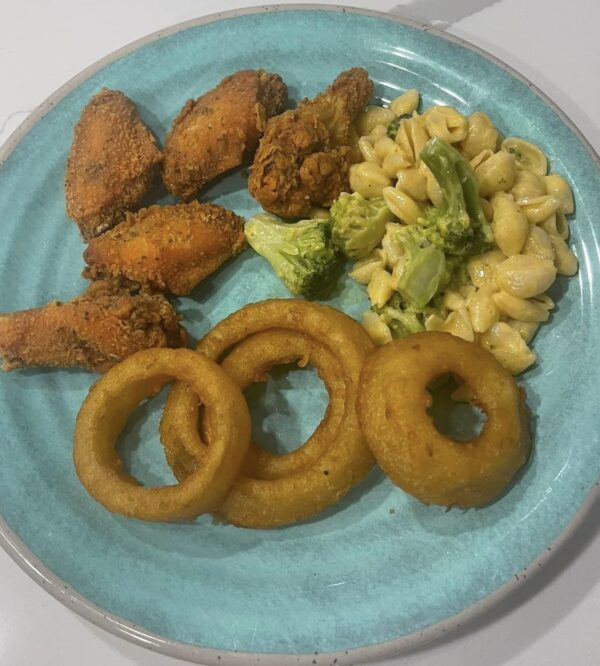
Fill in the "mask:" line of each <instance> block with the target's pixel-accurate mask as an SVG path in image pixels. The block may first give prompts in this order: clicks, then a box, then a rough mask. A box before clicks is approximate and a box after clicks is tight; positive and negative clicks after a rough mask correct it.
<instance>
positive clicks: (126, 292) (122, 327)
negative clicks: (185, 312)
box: [0, 280, 187, 372]
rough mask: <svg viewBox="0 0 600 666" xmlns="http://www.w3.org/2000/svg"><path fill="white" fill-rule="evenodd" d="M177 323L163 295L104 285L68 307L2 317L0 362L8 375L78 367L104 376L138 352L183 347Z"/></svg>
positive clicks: (53, 305)
mask: <svg viewBox="0 0 600 666" xmlns="http://www.w3.org/2000/svg"><path fill="white" fill-rule="evenodd" d="M179 320H180V317H179V316H178V314H177V313H176V312H175V310H174V309H173V307H172V306H171V304H170V303H169V301H167V299H166V298H165V297H164V296H162V294H155V293H152V292H150V291H149V290H148V289H145V288H143V289H141V290H140V289H139V288H138V287H134V286H130V287H125V286H121V285H120V284H119V283H117V282H116V281H114V280H101V281H98V282H94V283H92V284H91V285H90V287H89V288H88V289H87V291H85V292H84V293H83V294H81V295H80V296H77V297H76V298H74V299H73V300H71V301H68V302H67V303H60V302H58V301H53V302H51V303H48V304H47V305H45V306H44V307H41V308H35V309H33V310H23V311H21V312H12V313H8V314H2V315H0V357H2V358H3V359H4V366H3V368H4V370H12V369H14V368H20V367H27V366H42V367H59V368H69V367H76V366H78V367H81V368H85V369H87V370H92V371H94V372H106V370H108V369H109V368H110V367H111V366H113V365H114V364H115V363H117V362H118V361H121V360H122V359H124V358H125V357H127V356H130V355H131V354H133V353H134V352H136V351H139V350H140V349H146V348H149V347H181V346H182V345H184V344H185V342H186V337H187V335H186V332H185V329H184V328H182V327H181V326H180V325H179Z"/></svg>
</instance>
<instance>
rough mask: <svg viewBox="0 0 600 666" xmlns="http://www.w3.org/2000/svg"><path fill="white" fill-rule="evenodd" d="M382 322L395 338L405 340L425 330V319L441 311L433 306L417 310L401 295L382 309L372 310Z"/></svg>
mask: <svg viewBox="0 0 600 666" xmlns="http://www.w3.org/2000/svg"><path fill="white" fill-rule="evenodd" d="M371 309H372V310H373V312H375V313H377V315H378V316H379V318H380V319H381V321H382V322H383V323H384V324H386V325H387V326H388V328H389V329H390V332H391V334H392V337H393V338H403V337H404V336H406V335H411V333H419V332H420V331H424V330H425V319H426V318H427V317H428V316H429V315H431V314H439V311H438V310H437V309H436V308H434V307H431V306H426V307H423V308H415V307H414V306H412V305H410V304H408V303H407V302H406V301H405V300H404V299H403V298H402V296H401V295H400V294H394V295H393V296H392V298H390V300H389V301H388V302H387V303H386V304H385V305H384V306H383V307H382V308H375V307H372V308H371Z"/></svg>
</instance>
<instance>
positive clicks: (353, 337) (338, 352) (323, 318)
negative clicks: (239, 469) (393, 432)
mask: <svg viewBox="0 0 600 666" xmlns="http://www.w3.org/2000/svg"><path fill="white" fill-rule="evenodd" d="M273 328H278V329H287V330H292V331H300V332H302V333H303V334H305V335H306V336H308V337H309V339H310V340H311V341H317V342H318V343H319V344H320V345H322V346H323V347H324V348H325V350H326V351H327V352H328V353H331V354H332V355H333V356H335V358H336V359H337V362H338V363H339V366H340V368H341V370H342V373H343V384H344V391H345V394H344V398H343V403H344V406H343V417H342V418H341V419H340V424H339V427H338V428H337V429H336V431H335V433H334V435H333V436H332V437H331V441H330V443H329V446H328V447H327V450H326V451H325V452H324V453H323V454H322V455H320V456H317V455H316V453H315V452H316V451H317V448H314V449H313V448H312V447H309V448H308V449H306V450H308V451H312V453H310V454H309V455H308V456H307V460H306V465H304V464H302V466H300V467H299V468H297V469H295V470H294V471H291V473H288V470H280V471H279V472H278V473H277V474H281V475H280V476H278V475H277V474H274V475H273V476H276V478H269V479H264V478H257V477H258V476H259V474H260V473H257V474H256V475H252V476H249V475H246V474H242V475H240V476H239V477H238V478H237V479H236V481H235V482H234V485H233V487H232V489H231V491H230V492H229V493H228V495H227V497H226V499H225V501H224V503H223V504H222V506H221V507H220V508H219V509H218V511H217V512H216V513H217V514H218V515H219V517H221V518H223V519H225V520H226V521H228V522H230V523H233V524H235V525H239V526H242V527H256V528H267V527H275V526H278V525H284V524H287V523H292V522H295V521H298V520H302V519H304V518H307V517H309V516H311V515H313V514H315V513H317V512H318V511H320V510H322V509H324V508H325V507H327V506H329V505H331V504H333V503H335V502H337V501H338V500H339V499H340V498H341V497H342V496H343V495H344V494H346V493H347V492H348V491H349V490H350V488H352V486H354V485H355V483H356V482H358V481H359V480H360V479H361V478H363V477H364V476H365V474H366V473H367V472H368V471H369V469H370V468H371V467H372V465H373V462H374V461H373V456H372V454H371V452H370V450H369V448H368V447H367V445H366V442H365V439H364V436H363V434H362V431H361V430H360V426H359V424H358V418H357V415H356V397H357V391H358V380H359V377H360V370H361V368H362V365H363V363H364V360H365V358H366V357H367V356H368V354H370V353H371V352H372V351H373V348H374V347H373V343H372V342H371V340H370V338H369V336H368V335H367V333H366V332H365V331H364V329H363V328H362V326H360V324H358V323H357V322H355V321H354V320H353V319H351V318H350V317H347V316H346V315H344V314H342V313H341V312H338V311H337V310H334V309H332V308H329V307H327V306H324V305H318V304H316V303H310V302H308V301H300V300H291V299H282V300H273V301H263V302H261V303H255V304H252V305H248V306H246V307H245V308H242V309H241V310H239V311H238V312H236V313H234V314H233V315H231V316H229V317H228V318H227V319H225V320H223V321H222V322H221V323H219V324H217V326H216V327H215V328H214V329H212V330H211V331H210V332H209V333H208V334H207V335H206V336H205V337H204V338H203V339H202V340H201V341H200V343H199V345H198V348H197V350H198V351H201V352H202V353H203V354H206V355H207V356H208V357H209V358H211V359H214V360H221V359H222V358H223V355H224V354H225V353H226V352H227V351H228V350H231V349H232V348H233V347H234V346H235V345H236V344H237V343H239V342H240V341H242V340H244V339H245V338H246V337H247V336H249V335H252V334H254V333H257V332H260V331H266V330H268V329H273ZM233 358H234V359H235V356H234V357H233ZM266 361H267V359H265V362H266ZM271 365H272V364H271ZM340 388H341V387H340ZM336 390H337V389H336ZM336 400H337V397H336ZM204 426H205V428H206V432H207V435H206V439H207V442H208V445H209V448H210V442H211V439H212V436H211V430H212V426H211V420H210V419H209V418H205V419H204ZM196 429H197V401H196V400H195V399H194V396H193V394H191V393H190V392H189V391H187V390H186V388H185V385H183V384H181V383H177V384H175V385H174V387H173V388H172V389H171V393H170V395H169V398H168V400H167V404H166V406H165V412H164V415H163V421H162V423H161V439H162V441H163V444H164V445H165V448H166V450H167V452H169V451H171V452H173V451H176V450H177V448H178V447H182V446H183V447H187V444H186V442H190V441H191V439H190V430H196ZM317 431H318V429H317ZM316 435H317V432H315V434H314V435H313V437H315V436H316ZM305 446H307V445H305ZM303 448H304V447H303ZM200 450H201V449H200V448H199V447H197V446H196V447H194V451H200ZM296 453H298V452H297V451H295V452H293V453H292V454H288V455H291V456H294V454H296ZM187 454H188V455H192V456H193V455H194V453H193V451H192V452H191V451H190V449H189V448H187ZM286 457H287V456H286ZM167 458H168V459H169V453H167ZM297 458H298V459H301V454H299V455H298V456H297ZM292 459H293V458H290V460H292ZM263 473H264V472H263Z"/></svg>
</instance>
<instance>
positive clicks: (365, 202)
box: [330, 192, 392, 259]
mask: <svg viewBox="0 0 600 666" xmlns="http://www.w3.org/2000/svg"><path fill="white" fill-rule="evenodd" d="M330 213H331V218H332V219H333V227H332V230H331V238H332V241H333V244H334V245H335V246H336V247H337V248H338V249H339V250H340V252H342V254H344V255H345V256H346V257H349V258H350V259H360V258H361V257H365V256H366V255H367V254H369V252H371V251H372V250H373V249H374V248H376V247H377V245H379V243H380V242H381V239H382V238H383V234H384V233H385V225H386V224H387V222H390V221H391V220H392V213H391V212H390V210H389V208H388V207H387V206H386V205H385V201H384V200H383V198H382V197H379V198H377V199H365V198H364V197H363V196H362V194H359V193H358V192H355V193H354V194H348V193H346V192H342V194H340V196H339V197H338V198H337V199H336V200H335V201H334V202H333V205H332V206H331V211H330Z"/></svg>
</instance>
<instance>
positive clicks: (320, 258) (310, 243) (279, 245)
mask: <svg viewBox="0 0 600 666" xmlns="http://www.w3.org/2000/svg"><path fill="white" fill-rule="evenodd" d="M244 231H245V234H246V240H247V241H248V244H249V245H250V246H251V247H252V248H253V249H254V250H255V251H256V252H258V254H260V255H262V256H263V257H264V258H265V259H266V260H267V261H268V262H269V263H270V264H271V266H272V267H273V270H274V271H275V274H276V275H277V277H279V279H280V280H281V281H282V282H283V283H284V284H285V286H286V287H287V288H288V289H289V290H290V291H291V292H292V293H293V294H301V295H303V296H307V297H309V298H310V297H313V296H317V295H318V294H320V293H322V292H323V291H325V290H326V289H327V288H328V287H329V286H330V285H331V284H332V282H333V281H334V279H335V278H336V277H337V275H336V273H337V271H338V268H339V266H340V258H339V256H338V254H337V252H336V250H335V248H334V246H333V244H332V242H331V220H329V219H325V220H323V219H319V220H302V221H300V222H294V223H287V222H283V221H282V220H281V219H280V218H278V217H276V216H275V215H269V214H268V213H259V214H258V215H254V216H253V217H251V218H250V219H249V220H248V222H247V223H246V227H245V229H244Z"/></svg>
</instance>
